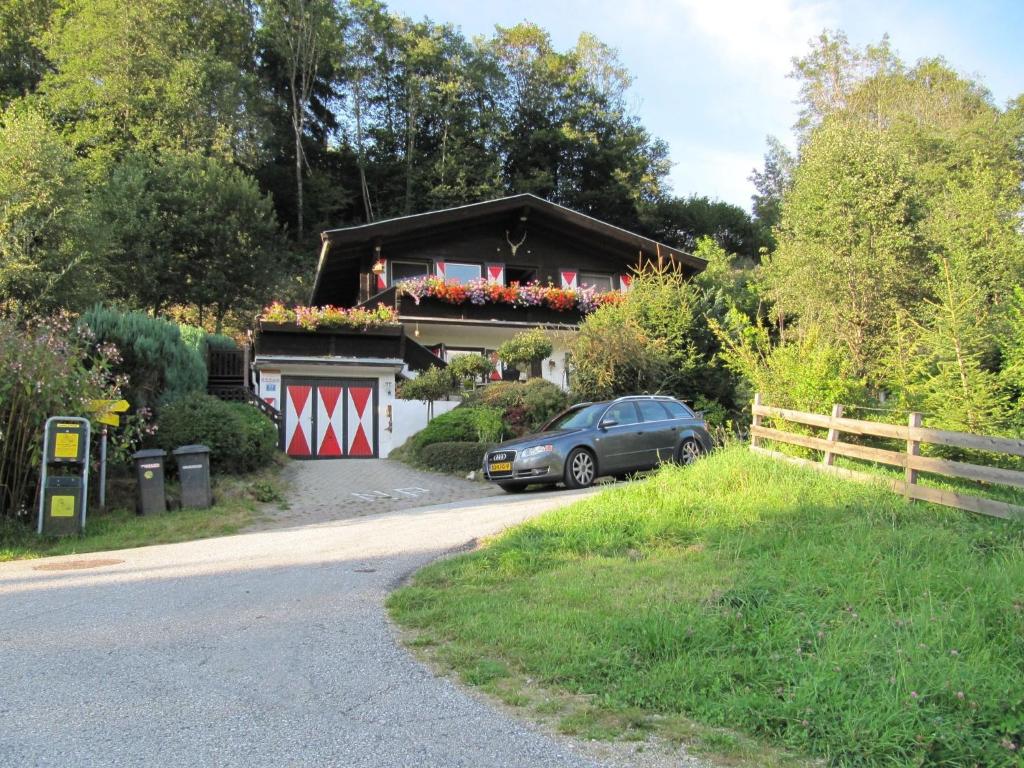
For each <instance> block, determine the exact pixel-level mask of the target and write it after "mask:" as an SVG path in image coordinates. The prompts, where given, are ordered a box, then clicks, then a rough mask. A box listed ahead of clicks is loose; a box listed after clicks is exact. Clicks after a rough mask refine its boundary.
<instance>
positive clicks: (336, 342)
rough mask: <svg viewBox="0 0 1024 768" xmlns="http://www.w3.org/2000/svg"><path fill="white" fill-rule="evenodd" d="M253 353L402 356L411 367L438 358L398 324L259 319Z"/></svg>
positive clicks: (420, 366)
mask: <svg viewBox="0 0 1024 768" xmlns="http://www.w3.org/2000/svg"><path fill="white" fill-rule="evenodd" d="M255 345H256V355H257V357H262V358H264V359H266V358H267V357H268V356H270V357H275V356H276V357H282V358H284V357H287V358H292V359H298V358H321V359H335V360H338V359H343V358H351V359H360V360H364V359H369V360H374V359H377V360H402V361H404V362H405V363H407V364H408V365H409V367H410V368H412V369H414V370H423V369H424V368H427V367H428V366H430V365H437V364H438V360H437V358H436V357H435V356H434V355H433V354H432V353H431V352H430V351H429V350H428V349H426V348H425V347H423V346H422V345H420V344H418V343H417V342H416V341H415V340H413V339H410V338H409V337H408V336H406V335H405V333H404V331H403V329H402V328H401V326H395V327H393V328H374V329H370V330H366V331H362V330H357V329H330V328H324V329H318V330H312V331H311V330H306V329H304V328H299V327H297V326H294V325H286V324H277V323H262V324H261V326H260V332H259V333H258V334H257V335H256V339H255Z"/></svg>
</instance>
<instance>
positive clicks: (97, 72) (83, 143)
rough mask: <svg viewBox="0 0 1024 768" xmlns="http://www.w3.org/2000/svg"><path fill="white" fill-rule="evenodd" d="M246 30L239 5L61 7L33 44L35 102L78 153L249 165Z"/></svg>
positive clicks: (254, 96)
mask: <svg viewBox="0 0 1024 768" xmlns="http://www.w3.org/2000/svg"><path fill="white" fill-rule="evenodd" d="M253 34H254V22H253V18H252V14H251V12H250V8H249V4H248V3H246V2H244V1H243V0H208V1H207V2H203V3H198V4H197V3H194V2H191V0H132V2H125V0H89V2H76V3H64V4H62V6H61V9H60V10H59V11H58V12H57V13H56V14H55V15H54V17H53V21H52V22H51V24H50V25H49V27H48V29H47V30H46V32H45V33H44V34H43V35H42V38H41V50H42V52H43V54H44V55H45V57H46V59H47V60H48V61H49V62H50V64H51V68H50V69H49V70H48V71H47V72H46V74H45V75H44V76H43V78H42V80H41V82H40V83H39V88H38V92H39V94H40V97H41V103H42V105H43V107H44V109H45V111H46V112H47V113H48V114H50V115H51V117H52V120H53V122H54V123H56V124H59V125H61V126H63V127H64V128H65V131H66V133H67V135H68V136H69V138H70V139H71V141H72V143H73V144H74V146H75V147H76V149H77V150H78V151H79V152H81V153H83V154H91V155H96V156H98V158H101V159H107V158H110V159H113V158H117V157H119V156H120V155H121V154H122V153H124V152H125V151H127V150H129V149H133V148H136V147H138V148H142V149H153V148H162V147H169V148H176V149H180V150H185V151H200V152H209V153H216V154H218V155H220V156H222V157H228V158H231V159H237V160H241V161H243V162H247V163H252V162H253V161H254V160H255V154H256V152H257V149H258V140H259V133H260V127H259V121H258V119H257V116H258V115H259V114H260V113H261V111H262V110H261V108H260V104H259V102H260V98H259V92H258V90H257V89H256V88H255V79H254V78H253V76H252V75H251V74H250V73H251V70H252V58H253V51H254V45H253Z"/></svg>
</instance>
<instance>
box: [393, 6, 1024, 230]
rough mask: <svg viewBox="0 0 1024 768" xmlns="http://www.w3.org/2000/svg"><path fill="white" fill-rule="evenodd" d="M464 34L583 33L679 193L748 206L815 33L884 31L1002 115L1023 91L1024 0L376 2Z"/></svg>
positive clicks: (858, 38) (868, 39) (787, 122)
mask: <svg viewBox="0 0 1024 768" xmlns="http://www.w3.org/2000/svg"><path fill="white" fill-rule="evenodd" d="M387 5H388V7H389V8H390V9H391V10H392V11H394V12H397V13H401V14H403V15H406V16H410V17H412V18H414V19H421V18H423V17H424V16H426V17H429V18H430V19H431V20H433V21H435V22H448V23H451V24H454V25H455V26H457V27H460V28H461V29H462V31H463V33H465V34H466V35H469V36H474V35H478V34H485V35H486V34H489V33H490V32H491V31H492V30H493V29H494V25H496V24H500V25H502V26H509V25H512V24H516V23H519V22H521V21H531V22H534V23H536V24H539V25H540V26H541V27H543V28H545V29H546V30H547V31H548V32H549V33H550V34H551V37H552V40H553V42H554V44H555V46H556V47H557V48H558V49H559V50H565V49H567V48H570V47H571V46H572V45H573V44H574V43H575V41H576V38H577V37H578V36H579V34H580V33H581V32H590V33H592V34H595V35H597V37H599V38H600V39H601V40H602V41H603V42H605V43H606V44H608V45H611V46H612V47H614V48H615V49H617V50H618V52H619V56H620V59H621V61H622V63H623V64H624V65H625V66H626V68H627V69H629V71H630V72H631V74H632V75H633V77H634V79H635V82H634V85H633V88H632V91H631V94H630V99H631V104H632V106H633V108H634V110H635V112H636V113H637V114H638V115H639V116H640V118H641V120H642V122H643V124H644V125H645V126H646V127H647V129H648V130H649V131H650V132H651V133H652V134H653V135H654V136H657V137H659V138H662V139H664V140H665V141H667V142H668V145H669V148H670V153H671V158H672V161H673V167H672V173H671V176H670V181H671V185H672V188H673V191H674V192H675V194H677V195H681V196H689V195H706V196H708V197H711V198H713V199H719V200H724V201H726V202H729V203H733V204H735V205H739V206H741V207H742V208H744V209H746V210H749V209H750V195H751V194H752V193H753V186H752V185H751V183H750V181H749V180H748V177H749V176H750V173H751V171H752V170H753V169H754V168H760V167H761V166H762V164H763V158H764V152H765V138H766V137H767V136H768V135H774V136H777V137H778V138H780V139H782V140H783V142H784V143H786V144H787V145H789V146H790V147H792V145H793V136H792V125H793V123H794V122H795V121H796V113H797V108H796V106H795V105H794V103H793V102H794V99H795V98H796V95H797V84H796V83H795V82H794V81H793V80H791V79H789V78H787V77H786V75H787V74H788V73H789V72H790V70H791V69H792V65H791V61H792V58H793V57H794V56H802V55H804V54H805V53H806V52H807V51H808V49H809V41H810V40H811V38H813V37H816V36H817V35H818V34H820V32H821V31H822V30H823V29H826V28H828V29H841V30H843V31H844V32H846V34H847V36H848V37H849V39H850V42H851V43H852V44H853V45H855V46H858V47H863V46H864V45H867V44H868V43H876V42H878V41H879V40H880V39H881V37H882V35H884V34H886V33H888V34H889V37H890V41H891V43H892V45H893V47H894V48H895V49H896V51H897V52H898V53H899V55H900V56H901V58H903V59H904V60H905V61H908V62H913V61H916V60H917V59H919V58H922V57H928V56H936V55H941V56H943V57H945V58H946V60H947V61H948V62H949V63H950V64H951V65H952V66H953V67H954V68H955V69H956V70H958V71H959V72H962V73H964V74H967V75H970V76H972V77H974V78H976V79H978V80H980V81H981V82H982V83H983V84H984V85H985V86H986V87H988V88H989V90H990V91H991V92H992V95H993V98H994V99H995V101H996V103H997V104H999V105H1000V106H1003V105H1005V104H1006V102H1007V101H1009V100H1010V99H1012V98H1014V97H1016V96H1018V95H1020V94H1021V93H1024V0H1000V1H995V0H992V1H986V0H977V1H976V2H971V1H970V0H962V1H961V2H953V1H952V0H942V1H940V0H933V1H931V2H930V1H929V0H913V1H911V0H888V2H886V1H884V0H882V1H880V2H879V1H875V2H838V1H837V0H819V1H817V2H803V1H802V0H518V1H517V2H512V1H511V0H387Z"/></svg>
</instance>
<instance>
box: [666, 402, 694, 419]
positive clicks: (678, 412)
mask: <svg viewBox="0 0 1024 768" xmlns="http://www.w3.org/2000/svg"><path fill="white" fill-rule="evenodd" d="M662 405H664V406H665V408H667V409H668V412H669V413H670V414H671V415H672V418H673V419H692V418H693V412H692V411H690V409H689V408H687V407H686V406H685V405H683V404H682V403H677V402H676V401H675V400H666V401H664V402H663V403H662Z"/></svg>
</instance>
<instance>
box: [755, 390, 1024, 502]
mask: <svg viewBox="0 0 1024 768" xmlns="http://www.w3.org/2000/svg"><path fill="white" fill-rule="evenodd" d="M752 411H753V417H754V418H753V423H752V425H751V428H750V440H751V449H752V450H753V451H755V452H757V453H761V454H764V455H767V456H772V457H774V458H777V459H782V460H784V461H788V462H791V463H793V464H799V465H802V466H810V467H814V468H815V469H818V470H820V471H823V472H828V473H830V474H835V475H839V476H841V477H846V478H848V479H851V480H858V481H869V482H880V483H883V484H885V485H887V486H889V487H890V488H892V490H894V491H896V492H897V493H901V494H903V495H904V496H906V497H907V498H908V499H921V500H922V501H930V502H932V503H934V504H943V505H945V506H948V507H956V508H958V509H964V510H967V511H970V512H977V513H980V514H983V515H992V516H994V517H1001V518H1005V519H1008V520H1021V521H1024V507H1021V506H1017V505H1014V504H1008V503H1006V502H1003V501H996V500H994V499H987V498H982V497H979V496H969V495H964V494H962V493H956V492H954V491H948V490H943V489H940V488H932V487H929V486H924V485H920V484H919V482H918V473H920V472H924V473H928V474H935V475H942V476H945V477H952V478H958V479H962V480H972V481H975V482H980V483H988V484H994V485H1007V486H1012V487H1014V488H1024V472H1019V471H1017V470H1012V469H1003V468H1001V467H990V466H984V465H980V464H971V463H967V462H963V461H952V460H949V459H942V458H935V457H931V456H922V455H921V446H922V445H942V446H947V447H951V448H962V449H969V450H977V451H988V452H990V453H999V454H1005V455H1010V456H1024V440H1014V439H1011V438H1005V437H988V436H984V435H974V434H970V433H967V432H950V431H947V430H943V429H928V428H926V427H924V426H923V425H922V417H921V414H920V413H911V414H910V419H909V421H908V423H907V425H906V426H903V425H900V424H882V423H879V422H874V421H862V420H860V419H850V418H846V417H844V416H843V406H841V405H836V406H833V408H832V413H831V414H830V415H822V414H817V413H804V412H802V411H794V410H789V409H787V408H775V407H772V406H770V405H764V404H763V403H762V402H761V395H760V394H758V395H755V396H754V406H753V409H752ZM766 417H767V418H771V419H774V420H777V421H789V422H792V423H794V424H802V425H804V426H810V427H818V428H821V429H827V430H828V434H827V436H826V437H814V436H811V435H798V434H794V433H792V432H786V431H784V430H782V429H776V428H773V427H766V426H765V425H764V419H765V418H766ZM843 434H849V435H860V436H870V437H879V438H888V439H890V440H899V441H901V442H903V443H905V444H906V449H905V450H902V451H895V450H888V449H884V448H875V447H871V446H867V445H858V444H856V443H850V442H844V441H843V440H842V439H841V436H842V435H843ZM765 440H771V441H773V442H777V443H786V444H789V445H797V446H800V447H802V448H810V449H812V450H816V451H821V452H822V454H823V456H822V459H821V461H811V460H809V459H802V458H798V457H796V456H789V455H787V454H784V453H780V452H779V451H774V450H770V449H768V448H765V447H764V446H763V445H762V442H763V441H765ZM836 456H846V457H848V458H851V459H861V460H863V461H871V462H876V463H879V464H885V465H888V466H893V467H901V468H902V469H903V470H904V479H903V480H896V479H891V478H885V477H879V476H877V475H872V474H868V473H865V472H858V471H856V470H853V469H846V468H843V467H837V466H835V457H836Z"/></svg>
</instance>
